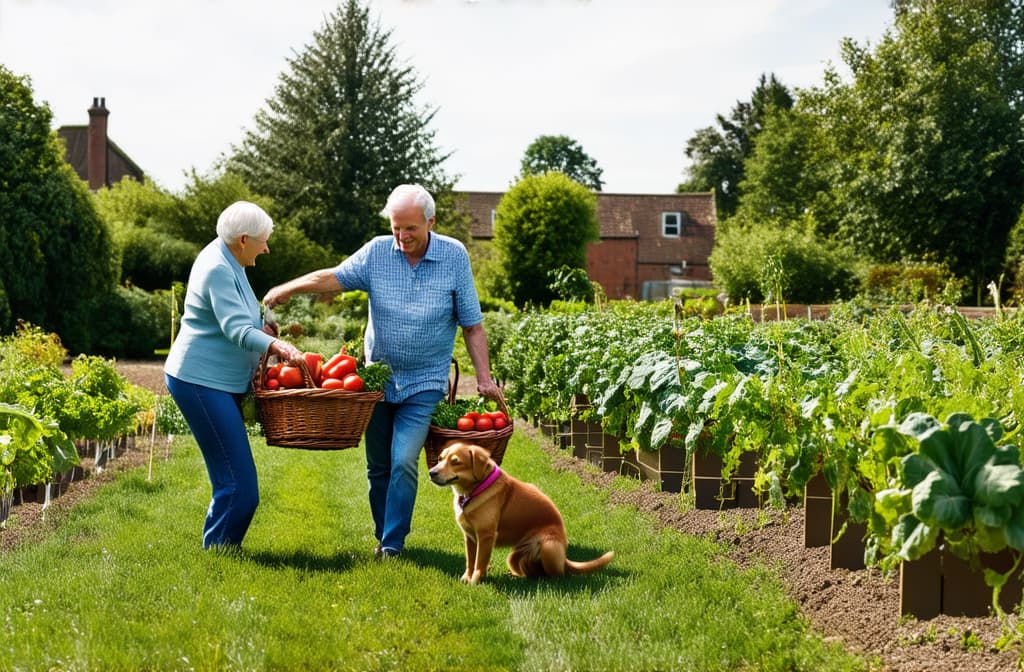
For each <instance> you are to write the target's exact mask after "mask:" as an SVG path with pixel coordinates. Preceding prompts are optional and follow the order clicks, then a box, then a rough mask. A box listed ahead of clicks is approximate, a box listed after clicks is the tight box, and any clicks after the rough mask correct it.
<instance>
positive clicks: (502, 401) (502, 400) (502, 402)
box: [498, 387, 512, 423]
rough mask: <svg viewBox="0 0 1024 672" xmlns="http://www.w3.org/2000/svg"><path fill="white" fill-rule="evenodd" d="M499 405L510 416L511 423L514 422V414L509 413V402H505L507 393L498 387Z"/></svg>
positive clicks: (507, 416)
mask: <svg viewBox="0 0 1024 672" xmlns="http://www.w3.org/2000/svg"><path fill="white" fill-rule="evenodd" d="M498 406H500V407H501V412H502V413H504V414H505V417H506V418H508V421H509V423H511V422H512V416H511V415H509V413H508V404H506V403H505V395H504V394H502V392H501V388H500V387H499V388H498Z"/></svg>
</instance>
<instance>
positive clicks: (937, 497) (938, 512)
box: [911, 469, 972, 530]
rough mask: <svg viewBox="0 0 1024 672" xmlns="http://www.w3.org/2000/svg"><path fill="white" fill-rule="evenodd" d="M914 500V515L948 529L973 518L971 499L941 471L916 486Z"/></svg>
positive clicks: (954, 481)
mask: <svg viewBox="0 0 1024 672" xmlns="http://www.w3.org/2000/svg"><path fill="white" fill-rule="evenodd" d="M911 500H912V501H913V504H914V515H915V516H917V517H918V518H920V519H921V520H922V521H923V522H925V523H928V524H930V525H935V526H938V527H941V528H944V529H947V530H957V529H959V528H961V527H963V526H964V525H965V524H967V522H968V521H969V520H971V517H972V511H971V500H970V499H969V498H968V497H967V496H966V495H965V494H964V493H963V491H962V490H960V487H959V485H958V484H957V482H956V480H954V479H953V477H952V476H951V475H950V474H948V473H947V472H945V471H942V470H941V469H936V470H935V471H933V472H932V473H930V474H928V476H927V477H926V478H925V479H924V480H923V481H921V482H920V483H918V484H917V485H916V486H914V492H913V494H912V496H911Z"/></svg>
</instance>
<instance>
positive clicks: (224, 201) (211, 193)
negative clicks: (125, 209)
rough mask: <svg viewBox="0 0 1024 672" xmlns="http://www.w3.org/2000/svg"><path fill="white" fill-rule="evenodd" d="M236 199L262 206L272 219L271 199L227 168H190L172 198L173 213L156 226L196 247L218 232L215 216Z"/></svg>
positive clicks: (273, 213) (275, 219)
mask: <svg viewBox="0 0 1024 672" xmlns="http://www.w3.org/2000/svg"><path fill="white" fill-rule="evenodd" d="M235 201H249V202H251V203H255V204H256V205H258V206H260V207H261V208H263V210H265V211H266V212H267V213H268V214H270V216H271V217H272V218H274V223H275V233H276V225H277V217H276V214H277V213H276V212H275V204H274V201H273V200H272V199H270V198H268V197H266V196H263V195H261V194H258V193H256V192H255V191H253V190H252V189H251V188H250V187H249V186H248V185H247V184H246V183H245V180H243V179H242V177H241V176H239V175H237V174H235V173H232V172H230V171H212V172H211V173H209V174H207V175H200V174H199V173H197V172H196V171H195V170H192V172H191V174H190V175H189V180H188V182H187V183H186V184H185V190H184V192H182V194H181V195H180V196H176V197H175V198H174V209H173V214H172V216H170V217H168V218H166V219H164V220H163V221H161V222H159V224H158V225H157V228H158V229H159V230H161V231H166V232H167V233H170V234H172V235H174V236H175V237H177V238H181V239H182V240H186V241H188V242H190V243H193V244H195V245H197V246H199V247H202V246H204V245H206V244H207V243H208V242H210V241H211V240H213V238H214V237H215V236H216V235H217V230H216V226H217V218H218V217H220V213H221V212H223V211H224V208H226V207H228V206H229V205H231V204H232V203H234V202H235Z"/></svg>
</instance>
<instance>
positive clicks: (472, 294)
mask: <svg viewBox="0 0 1024 672" xmlns="http://www.w3.org/2000/svg"><path fill="white" fill-rule="evenodd" d="M457 249H458V251H459V252H458V254H457V256H456V258H455V315H456V319H457V320H458V322H459V326H460V327H472V326H473V325H474V324H479V323H481V322H483V321H484V314H483V311H482V310H480V297H479V296H477V293H476V285H475V284H474V283H473V267H472V266H471V265H470V263H469V253H468V252H466V248H465V247H462V246H461V245H459V246H458V248H457Z"/></svg>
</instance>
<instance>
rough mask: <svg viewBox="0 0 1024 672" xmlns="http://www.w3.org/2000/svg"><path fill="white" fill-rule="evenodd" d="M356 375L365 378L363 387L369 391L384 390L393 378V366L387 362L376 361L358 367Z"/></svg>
mask: <svg viewBox="0 0 1024 672" xmlns="http://www.w3.org/2000/svg"><path fill="white" fill-rule="evenodd" d="M356 375H358V376H359V377H360V378H362V379H363V387H364V389H365V390H366V391H367V392H383V391H384V388H385V386H387V384H388V381H389V380H391V367H390V366H388V363H387V362H374V363H373V364H370V365H369V366H364V367H360V368H358V369H356Z"/></svg>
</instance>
